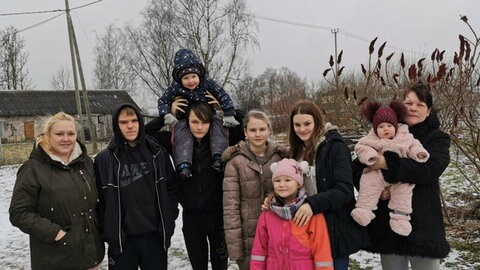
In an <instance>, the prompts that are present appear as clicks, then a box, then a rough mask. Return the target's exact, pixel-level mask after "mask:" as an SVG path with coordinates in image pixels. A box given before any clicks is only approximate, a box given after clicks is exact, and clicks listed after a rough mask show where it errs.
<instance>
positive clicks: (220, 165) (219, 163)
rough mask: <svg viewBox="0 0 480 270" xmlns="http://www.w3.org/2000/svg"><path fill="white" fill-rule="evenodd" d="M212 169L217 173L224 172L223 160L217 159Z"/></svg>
mask: <svg viewBox="0 0 480 270" xmlns="http://www.w3.org/2000/svg"><path fill="white" fill-rule="evenodd" d="M212 168H213V169H214V170H215V171H217V172H223V170H224V169H225V168H224V164H223V162H222V160H221V159H215V160H214V161H213V164H212Z"/></svg>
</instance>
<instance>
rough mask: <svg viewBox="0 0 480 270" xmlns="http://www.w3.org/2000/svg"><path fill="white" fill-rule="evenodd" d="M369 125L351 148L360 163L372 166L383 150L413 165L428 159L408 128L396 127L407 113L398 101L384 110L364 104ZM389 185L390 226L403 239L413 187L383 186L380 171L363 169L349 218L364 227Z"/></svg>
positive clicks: (409, 225)
mask: <svg viewBox="0 0 480 270" xmlns="http://www.w3.org/2000/svg"><path fill="white" fill-rule="evenodd" d="M362 114H363V116H364V117H365V118H366V119H367V120H369V121H370V122H371V123H372V129H371V130H370V132H369V133H368V134H367V135H366V136H365V137H363V138H361V139H360V140H359V141H358V143H357V144H356V145H355V152H356V153H357V155H358V158H359V160H360V162H362V163H363V164H365V165H368V166H370V165H374V164H375V163H376V162H377V156H378V154H379V153H383V152H384V151H392V152H395V153H397V154H399V155H400V157H408V158H411V159H414V160H415V161H417V162H426V161H427V159H428V158H429V157H430V155H429V153H428V152H427V150H425V148H423V146H422V144H421V143H420V142H419V141H418V140H417V139H415V138H413V135H412V134H410V133H409V131H408V126H407V125H404V124H399V123H398V121H399V120H400V121H401V120H403V118H404V117H405V116H406V114H407V110H406V108H405V105H403V103H401V102H400V101H392V102H390V104H389V106H388V107H381V105H380V103H378V102H370V103H367V104H366V106H365V107H364V109H363V112H362ZM388 186H390V201H389V202H388V208H390V209H391V210H393V211H392V212H390V227H391V229H392V231H394V232H395V233H397V234H399V235H403V236H407V235H409V234H410V232H411V231H412V225H411V224H410V214H411V213H412V210H413V209H412V193H413V188H414V187H415V185H414V184H409V183H395V184H390V183H387V182H386V181H385V180H384V178H383V175H382V172H381V170H372V169H370V168H369V167H367V168H365V169H364V171H363V174H362V176H361V178H360V189H359V192H358V199H357V203H356V205H355V207H356V208H355V209H353V210H352V213H351V215H352V217H353V219H354V220H355V221H356V222H357V223H358V224H360V225H362V226H367V225H368V224H369V223H370V221H371V220H372V219H373V218H375V214H373V212H372V210H376V209H377V203H378V200H379V198H380V196H381V194H382V192H383V191H384V190H385V188H386V187H388Z"/></svg>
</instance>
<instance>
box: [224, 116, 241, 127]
mask: <svg viewBox="0 0 480 270" xmlns="http://www.w3.org/2000/svg"><path fill="white" fill-rule="evenodd" d="M238 125H240V123H239V122H238V121H237V120H236V119H235V117H233V116H224V117H223V126H225V127H234V126H238Z"/></svg>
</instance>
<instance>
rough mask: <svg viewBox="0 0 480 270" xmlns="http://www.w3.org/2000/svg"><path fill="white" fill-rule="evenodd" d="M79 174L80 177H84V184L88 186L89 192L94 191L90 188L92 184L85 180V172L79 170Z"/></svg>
mask: <svg viewBox="0 0 480 270" xmlns="http://www.w3.org/2000/svg"><path fill="white" fill-rule="evenodd" d="M79 172H80V175H81V176H82V179H83V182H85V184H87V187H88V191H90V192H91V191H92V189H91V188H90V184H89V183H88V181H87V179H86V178H85V175H84V173H83V171H82V170H79Z"/></svg>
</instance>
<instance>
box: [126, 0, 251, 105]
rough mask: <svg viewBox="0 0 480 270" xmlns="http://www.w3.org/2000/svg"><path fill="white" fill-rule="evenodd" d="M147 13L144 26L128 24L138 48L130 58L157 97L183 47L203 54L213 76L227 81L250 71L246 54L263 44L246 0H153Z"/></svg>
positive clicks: (165, 85) (166, 82)
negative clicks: (249, 47) (248, 10)
mask: <svg viewBox="0 0 480 270" xmlns="http://www.w3.org/2000/svg"><path fill="white" fill-rule="evenodd" d="M143 16H144V21H143V23H142V25H141V26H140V27H137V28H135V27H132V26H129V27H127V28H126V33H127V34H128V36H129V40H130V42H131V44H132V50H131V52H133V54H132V55H131V56H130V59H129V62H130V63H131V65H132V70H134V71H135V73H136V74H137V75H138V77H139V78H140V79H141V81H142V82H143V83H144V84H145V85H146V86H147V87H148V88H149V89H150V90H151V91H152V92H153V93H155V94H156V95H157V96H159V95H161V92H162V91H163V89H165V88H166V87H167V86H168V84H169V83H170V81H171V73H172V69H173V67H172V59H173V55H174V53H175V51H176V50H177V49H179V48H189V49H191V50H193V51H194V52H195V53H197V54H198V55H199V57H200V58H201V59H202V61H203V63H204V65H205V68H206V70H207V72H208V73H209V74H210V76H211V77H213V78H214V79H215V80H217V81H218V82H219V83H220V84H221V85H222V86H226V85H235V84H238V82H239V80H240V78H241V77H242V76H244V75H245V74H246V68H247V61H246V60H245V59H244V58H243V55H244V53H245V51H246V49H247V48H248V46H257V45H258V42H257V40H256V35H255V33H254V20H253V16H252V15H251V14H248V12H247V10H246V6H245V0H228V1H220V0H198V1H192V0H160V1H151V2H150V4H149V6H148V7H147V8H146V9H145V11H144V13H143Z"/></svg>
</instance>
